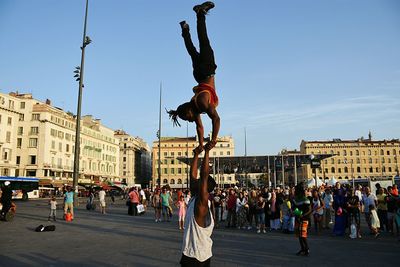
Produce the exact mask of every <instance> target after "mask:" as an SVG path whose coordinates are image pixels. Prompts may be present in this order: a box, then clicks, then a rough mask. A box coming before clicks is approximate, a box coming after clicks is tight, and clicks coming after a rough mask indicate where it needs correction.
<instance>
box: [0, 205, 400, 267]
mask: <svg viewBox="0 0 400 267" xmlns="http://www.w3.org/2000/svg"><path fill="white" fill-rule="evenodd" d="M81 201H82V204H81V205H80V206H79V207H77V208H76V209H75V210H76V215H75V219H74V221H72V222H66V221H63V220H61V218H62V213H63V212H62V210H61V209H58V210H57V215H58V218H59V220H58V221H57V222H55V223H53V222H50V223H49V222H47V216H48V213H49V206H48V204H47V200H43V199H41V200H30V201H27V202H16V203H17V205H18V209H17V214H16V217H15V219H14V221H12V222H0V266H1V267H2V266H4V267H6V266H7V267H12V266H57V267H58V266H179V259H180V256H181V254H180V248H181V242H182V235H183V232H182V231H180V230H179V229H178V222H177V216H174V218H173V220H172V222H162V223H155V222H154V219H153V217H154V212H153V211H152V209H149V211H148V212H147V213H146V214H144V215H142V216H128V215H127V207H126V206H125V205H124V204H125V202H124V201H123V200H118V201H117V202H116V203H115V204H114V205H108V207H107V214H105V215H103V214H100V212H99V211H98V210H96V211H87V210H86V209H85V205H84V204H83V202H84V201H85V200H83V199H82V200H81ZM58 202H59V203H60V202H62V201H61V200H59V201H58ZM59 206H60V207H61V205H59ZM175 213H176V210H175ZM40 224H43V225H49V224H54V225H56V227H57V228H56V231H54V232H42V233H37V232H35V231H34V229H35V228H36V227H37V226H38V225H40ZM364 232H365V231H364ZM213 241H214V245H213V254H214V256H213V258H212V261H211V265H212V266H296V267H298V266H336V267H337V266H399V263H398V261H397V262H396V260H395V259H398V257H399V252H400V242H398V241H397V239H396V238H395V237H393V236H390V235H389V234H385V233H383V234H382V235H381V236H380V237H379V238H378V239H375V238H374V237H372V236H369V235H366V234H364V235H363V238H362V239H357V240H351V239H350V238H347V237H333V236H331V234H330V232H328V231H325V232H323V233H322V234H321V235H315V234H313V233H311V234H310V237H309V245H310V251H311V256H310V257H302V256H296V255H295V253H296V252H297V251H298V249H299V244H298V241H297V239H296V238H295V237H294V236H293V235H287V234H282V233H280V232H268V233H267V234H256V232H255V230H254V229H253V230H237V229H225V228H218V229H214V233H213Z"/></svg>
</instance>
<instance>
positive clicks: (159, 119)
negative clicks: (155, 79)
mask: <svg viewBox="0 0 400 267" xmlns="http://www.w3.org/2000/svg"><path fill="white" fill-rule="evenodd" d="M161 95H162V82H160V111H159V114H158V187H159V188H160V187H161Z"/></svg>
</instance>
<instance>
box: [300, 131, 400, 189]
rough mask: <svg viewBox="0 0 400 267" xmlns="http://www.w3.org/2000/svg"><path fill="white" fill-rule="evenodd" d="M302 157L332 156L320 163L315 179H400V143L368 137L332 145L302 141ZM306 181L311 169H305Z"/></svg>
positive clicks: (326, 142)
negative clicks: (399, 162) (309, 155)
mask: <svg viewBox="0 0 400 267" xmlns="http://www.w3.org/2000/svg"><path fill="white" fill-rule="evenodd" d="M300 151H301V153H302V154H312V155H319V154H332V155H333V156H332V157H331V158H328V159H324V160H322V161H321V167H320V168H317V169H316V170H315V171H316V175H317V176H318V177H320V178H323V179H326V178H331V177H335V178H336V179H338V180H339V181H340V180H343V179H346V180H347V179H353V178H355V179H357V178H371V179H374V178H383V179H385V178H386V179H393V178H394V177H395V176H399V167H398V161H399V159H398V156H399V155H400V141H399V139H392V140H373V139H372V135H371V133H370V134H369V137H368V139H364V138H359V139H357V140H341V139H333V140H331V141H304V140H303V141H302V142H301V144H300ZM303 168H304V170H303V172H304V173H305V174H306V176H307V177H309V178H311V177H314V175H313V170H312V169H311V168H310V166H304V167H303Z"/></svg>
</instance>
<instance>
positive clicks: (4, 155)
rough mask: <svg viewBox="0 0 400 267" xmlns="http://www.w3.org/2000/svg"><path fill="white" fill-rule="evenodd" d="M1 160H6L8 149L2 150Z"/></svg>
mask: <svg viewBox="0 0 400 267" xmlns="http://www.w3.org/2000/svg"><path fill="white" fill-rule="evenodd" d="M2 158H3V160H8V151H5V150H3V157H2Z"/></svg>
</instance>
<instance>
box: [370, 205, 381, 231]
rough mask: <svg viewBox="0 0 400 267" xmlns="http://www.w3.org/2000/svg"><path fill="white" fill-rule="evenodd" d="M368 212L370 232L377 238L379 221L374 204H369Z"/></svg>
mask: <svg viewBox="0 0 400 267" xmlns="http://www.w3.org/2000/svg"><path fill="white" fill-rule="evenodd" d="M369 212H370V218H371V232H372V234H374V235H375V238H377V237H378V236H379V226H380V222H379V217H378V213H377V212H376V208H375V206H374V205H369Z"/></svg>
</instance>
